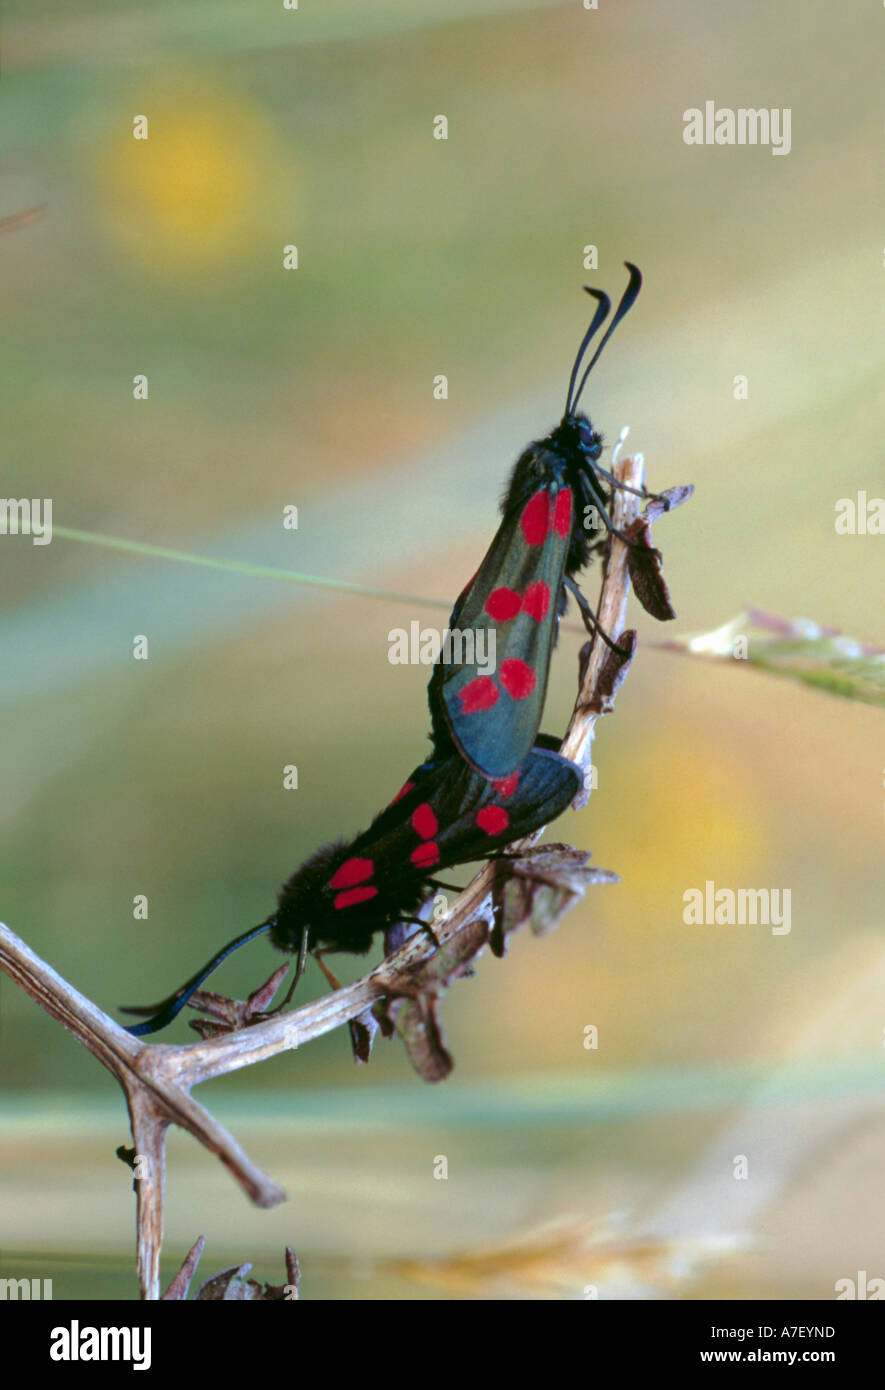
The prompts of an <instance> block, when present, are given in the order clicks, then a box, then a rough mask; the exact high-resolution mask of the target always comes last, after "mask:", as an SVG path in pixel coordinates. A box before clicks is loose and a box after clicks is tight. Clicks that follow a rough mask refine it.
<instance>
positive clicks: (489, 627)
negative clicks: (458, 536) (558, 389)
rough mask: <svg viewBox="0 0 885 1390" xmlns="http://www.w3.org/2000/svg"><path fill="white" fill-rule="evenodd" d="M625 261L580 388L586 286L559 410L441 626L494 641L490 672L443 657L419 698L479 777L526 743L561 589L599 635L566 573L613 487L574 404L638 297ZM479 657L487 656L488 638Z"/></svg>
mask: <svg viewBox="0 0 885 1390" xmlns="http://www.w3.org/2000/svg"><path fill="white" fill-rule="evenodd" d="M625 264H626V266H627V270H628V272H629V276H630V278H629V282H628V284H627V288H626V290H625V291H624V294H623V296H622V298H621V302H620V304H619V305H618V308H617V310H616V312H615V315H614V318H613V319H612V320H611V323H610V324H609V326H608V329H607V331H606V332H605V334H604V336H603V338H602V340H601V341H600V343H599V345H598V347H597V348H596V351H595V353H594V354H593V356H592V358H591V359H590V361H589V363H588V364H587V366H586V367H585V368H584V370H583V373H582V375H581V377H580V381H578V374H579V372H580V371H581V367H582V363H583V358H584V354H585V353H586V351H587V348H588V346H589V344H590V341H591V339H592V338H593V337H594V335H595V334H596V332H597V330H598V329H599V328H600V327H601V325H602V323H603V322H604V320H605V319H606V318H607V316H608V313H609V311H610V309H611V300H610V299H609V297H608V295H606V294H604V293H603V292H602V291H601V290H594V289H589V288H588V287H586V286H585V288H586V289H587V293H588V294H591V295H592V296H593V297H594V298H595V299H596V300H597V302H598V303H597V309H596V313H595V315H594V317H593V322H592V323H591V325H590V327H589V329H588V330H587V333H586V334H585V336H584V339H583V341H582V343H581V346H580V348H579V349H578V353H577V356H576V358H575V361H574V365H573V367H572V371H571V377H570V378H569V387H568V394H567V396H566V403H565V413H564V414H563V417H562V420H561V421H560V423H559V424H558V425H557V427H556V428H555V429H554V430H552V431H551V433H550V434H548V435H547V436H546V437H545V438H544V439H540V440H537V441H536V442H535V443H533V444H530V445H529V446H528V448H527V449H526V450H525V451H524V452H523V454H522V455H521V456H520V458H519V459H518V460H517V462H516V465H515V467H514V469H513V472H512V474H511V476H510V480H509V482H508V485H507V490H506V492H505V494H504V498H503V501H502V503H501V512H502V521H501V524H500V526H499V527H498V531H497V534H496V535H495V538H494V540H493V541H492V543H491V546H490V547H489V550H488V552H487V554H486V556H485V559H484V560H483V562H482V564H481V565H480V567H479V570H478V571H477V573H476V574H475V575H474V577H473V579H472V580H471V581H470V583H469V584H468V585H467V587H466V588H465V589H464V591H463V593H462V594H461V595H460V597H459V598H458V600H457V602H456V604H455V608H454V611H453V613H452V617H451V619H450V622H449V627H450V628H451V629H452V630H455V629H457V630H459V631H460V632H462V633H463V632H466V631H470V630H472V631H473V632H474V633H477V632H481V631H483V630H484V631H485V632H486V635H487V638H488V635H489V634H490V633H492V632H493V633H494V637H495V647H494V650H495V654H496V655H495V659H496V669H495V672H494V675H488V674H480V673H479V670H478V667H477V666H476V664H475V663H471V662H464V663H461V664H458V663H456V662H455V661H454V660H452V658H451V656H450V655H447V653H446V651H445V649H443V653H442V655H441V656H440V659H439V661H438V663H437V665H436V666H435V667H434V670H433V674H432V676H431V680H430V686H429V690H428V696H429V701H430V711H431V717H432V719H433V725H434V731H435V733H436V735H437V736H438V737H446V738H451V739H453V740H454V742H455V744H456V746H457V747H458V749H459V751H460V752H461V753H462V754H463V756H464V757H465V758H466V759H467V761H468V762H469V763H470V765H471V766H472V767H473V768H475V769H476V770H477V771H478V772H480V773H482V774H483V776H485V777H499V778H500V777H506V776H507V775H508V774H509V773H511V772H512V771H513V770H514V769H515V768H517V767H518V766H519V764H520V763H521V762H522V760H523V758H524V757H525V756H526V754H527V753H528V751H529V749H530V748H531V746H532V744H533V743H534V741H535V737H536V735H537V732H538V728H539V727H540V722H541V714H542V711H543V708H544V697H545V694H546V688H547V677H548V672H549V669H550V657H551V653H552V650H553V645H554V642H555V639H556V631H557V627H558V623H559V618H560V616H561V615H562V613H563V612H564V611H565V606H566V598H567V590H570V591H571V592H572V594H573V595H574V596H575V598H576V600H577V602H578V605H579V607H580V609H581V613H582V615H583V617H584V621H585V623H586V624H587V626H588V628H589V629H590V630H591V631H596V630H597V625H596V623H595V618H594V615H593V613H592V611H591V610H590V608H589V605H588V604H587V601H586V599H585V598H584V596H583V594H581V592H580V590H579V589H578V587H577V585H576V584H575V582H574V577H575V575H576V574H577V573H578V571H579V570H582V569H583V568H584V567H585V566H586V565H587V564H588V562H589V560H590V557H591V552H592V551H593V550H594V549H595V548H597V547H598V546H599V545H600V544H601V542H600V541H599V540H598V539H596V538H595V537H594V538H593V539H591V535H592V533H591V534H588V531H587V530H586V529H585V519H587V518H588V517H589V516H590V513H589V512H588V509H589V508H593V509H595V516H598V517H599V518H601V521H602V523H604V525H605V527H607V528H608V530H609V531H610V530H611V529H612V522H611V519H610V517H609V513H608V504H609V501H610V495H611V488H612V487H622V486H623V484H621V483H619V482H618V480H617V479H616V478H614V477H613V475H612V474H611V473H609V472H607V471H606V469H604V468H602V467H601V466H600V464H599V462H598V460H599V457H600V455H601V453H602V436H601V435H600V434H598V433H597V432H596V430H594V428H593V426H592V424H591V422H590V420H589V418H588V417H587V416H586V415H584V414H580V413H578V411H577V406H578V402H579V400H580V398H581V393H582V391H583V389H584V385H585V383H586V381H587V377H588V375H589V373H590V371H591V370H592V368H593V366H594V364H595V363H596V362H597V361H598V360H599V355H600V353H601V352H602V350H603V348H604V347H605V345H606V343H607V342H608V340H609V338H610V337H611V335H612V333H613V332H614V330H615V328H616V327H617V325H618V323H620V321H621V319H622V318H623V317H624V315H625V314H626V313H627V311H628V310H629V309H630V307H631V306H632V305H633V303H634V302H635V300H636V296H637V295H638V294H639V290H640V287H641V285H642V276H641V275H640V273H639V271H638V270H637V268H636V266H635V265H631V264H630V262H629V261H627V262H625ZM606 480H607V483H606ZM607 484H608V485H607ZM628 491H635V489H628ZM643 495H645V494H643ZM622 539H624V540H627V542H628V544H635V543H634V542H631V541H630V540H629V539H628V538H627V537H622ZM603 636H605V635H604V634H603ZM605 640H608V639H607V638H606V639H605ZM484 650H486V651H490V650H491V647H490V645H489V644H488V642H487V645H486V646H485V648H484Z"/></svg>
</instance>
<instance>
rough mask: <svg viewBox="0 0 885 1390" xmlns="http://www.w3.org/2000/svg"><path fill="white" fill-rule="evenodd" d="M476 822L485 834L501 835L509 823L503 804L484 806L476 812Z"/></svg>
mask: <svg viewBox="0 0 885 1390" xmlns="http://www.w3.org/2000/svg"><path fill="white" fill-rule="evenodd" d="M476 823H477V825H478V826H479V828H480V830H484V831H485V833H486V834H487V835H502V834H503V833H504V831H505V830H506V829H507V827H508V825H509V824H510V817H509V816H508V814H507V812H506V811H505V810H504V807H503V806H484V807H483V809H482V810H481V811H479V812H478V813H477V817H476Z"/></svg>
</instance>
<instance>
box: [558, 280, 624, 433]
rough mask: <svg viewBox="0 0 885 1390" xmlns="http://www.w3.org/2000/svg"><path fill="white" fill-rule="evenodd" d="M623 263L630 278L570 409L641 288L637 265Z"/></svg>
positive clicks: (574, 404)
mask: <svg viewBox="0 0 885 1390" xmlns="http://www.w3.org/2000/svg"><path fill="white" fill-rule="evenodd" d="M624 265H625V266H626V267H627V270H628V271H629V272H630V279H629V281H628V283H627V288H626V289H625V290H624V293H623V294H622V296H621V302H620V304H619V305H618V307H617V310H616V311H615V316H614V318H613V319H612V321H611V323H610V324H609V326H608V328H607V329H606V330H605V336H604V337H603V339H602V342H601V343H600V344H599V347H598V348H597V349H596V351H595V352H594V354H593V356H592V358H591V359H590V364H589V366H588V367H587V368H586V370H585V372H584V375H583V376H582V377H581V384H580V386H579V387H578V389H577V391H576V392H575V396H574V399H573V400H572V402H571V407H570V410H571V411H573V410H574V409H575V407H576V405H577V404H578V401H579V400H580V399H581V392H582V391H583V389H584V385H585V383H586V381H587V378H588V376H589V375H590V373H591V372H592V370H593V368H594V366H595V365H596V363H597V362H598V361H599V358H600V355H601V353H602V349H603V348H604V347H605V345H606V343H607V342H608V340H609V338H610V337H611V335H612V334H613V333H614V331H615V329H616V328H617V326H618V324H619V323H620V322H621V319H622V318H623V317H624V315H625V314H626V313H627V311H628V309H632V308H633V305H634V304H635V303H636V296H637V295H638V294H639V291H640V290H641V288H642V275H641V273H640V271H639V270H638V269H637V267H636V266H635V265H633V264H632V262H631V261H625V262H624ZM566 413H569V410H567V412H566Z"/></svg>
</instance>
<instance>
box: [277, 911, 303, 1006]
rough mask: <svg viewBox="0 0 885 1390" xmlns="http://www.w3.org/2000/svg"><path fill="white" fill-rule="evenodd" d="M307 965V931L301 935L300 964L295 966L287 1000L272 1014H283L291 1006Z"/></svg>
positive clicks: (287, 992)
mask: <svg viewBox="0 0 885 1390" xmlns="http://www.w3.org/2000/svg"><path fill="white" fill-rule="evenodd" d="M306 965H307V932H306V931H303V932H302V933H301V948H300V950H299V952H298V964H297V965H296V966H295V974H294V975H293V976H292V983H291V984H290V986H289V988H288V989H287V991H286V997H285V999H284V1000H283V1001H282V1003H281V1004H277V1007H276V1008H275V1009H272V1010H271V1014H280V1013H282V1012H283V1009H285V1008H286V1006H287V1005H288V1004H289V1002H290V1000H291V998H292V995H293V994H294V993H295V990H296V989H297V988H298V981H299V980H300V979H301V976H302V975H303V974H304V968H305V966H306Z"/></svg>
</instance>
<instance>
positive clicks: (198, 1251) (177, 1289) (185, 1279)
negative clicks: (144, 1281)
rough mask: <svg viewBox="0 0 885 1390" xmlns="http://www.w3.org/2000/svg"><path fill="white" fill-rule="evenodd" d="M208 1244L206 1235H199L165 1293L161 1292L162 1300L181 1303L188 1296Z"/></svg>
mask: <svg viewBox="0 0 885 1390" xmlns="http://www.w3.org/2000/svg"><path fill="white" fill-rule="evenodd" d="M205 1245H206V1237H205V1236H198V1237H197V1239H196V1240H195V1241H194V1243H193V1245H192V1246H191V1248H190V1250H189V1251H188V1252H187V1255H186V1256H185V1258H184V1261H183V1263H182V1266H181V1269H180V1270H179V1271H178V1273H177V1274H176V1275H175V1277H174V1278H173V1280H172V1282H171V1283H170V1285H169V1287H168V1289H167V1290H166V1292H165V1293H163V1294H160V1301H161V1302H164V1303H181V1302H183V1301H184V1299H186V1298H187V1291H188V1289H189V1288H190V1284H191V1280H192V1279H193V1277H194V1275H195V1274H196V1272H197V1265H198V1264H199V1263H200V1256H201V1255H202V1253H203V1250H204V1248H205Z"/></svg>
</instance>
